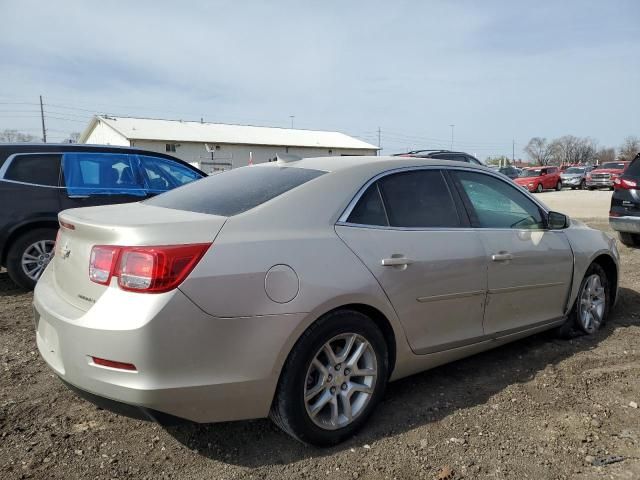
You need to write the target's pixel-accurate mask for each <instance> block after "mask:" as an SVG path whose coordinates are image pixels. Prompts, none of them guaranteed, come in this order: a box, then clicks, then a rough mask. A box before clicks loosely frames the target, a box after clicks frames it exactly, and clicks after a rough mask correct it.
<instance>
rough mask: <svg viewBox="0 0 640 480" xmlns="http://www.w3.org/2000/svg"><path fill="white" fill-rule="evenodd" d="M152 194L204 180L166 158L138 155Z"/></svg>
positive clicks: (195, 173)
mask: <svg viewBox="0 0 640 480" xmlns="http://www.w3.org/2000/svg"><path fill="white" fill-rule="evenodd" d="M137 157H138V159H139V161H140V168H141V170H142V173H143V176H144V177H145V181H146V184H147V189H148V190H149V192H150V193H161V192H166V191H167V190H171V189H173V188H176V187H179V186H181V185H185V184H187V183H189V182H193V181H194V180H198V179H199V178H202V175H200V174H198V172H195V171H194V170H191V169H190V168H187V167H185V166H184V165H181V164H179V163H177V162H172V161H171V160H167V159H164V158H158V157H151V156H147V155H138V156H137Z"/></svg>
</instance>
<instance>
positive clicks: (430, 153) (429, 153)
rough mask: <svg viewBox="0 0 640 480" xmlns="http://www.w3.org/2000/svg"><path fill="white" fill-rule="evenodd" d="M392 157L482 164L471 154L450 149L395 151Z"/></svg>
mask: <svg viewBox="0 0 640 480" xmlns="http://www.w3.org/2000/svg"><path fill="white" fill-rule="evenodd" d="M394 157H417V158H437V159H440V160H454V161H457V162H467V163H475V164H476V165H484V164H483V163H482V162H481V161H480V160H478V159H477V158H476V157H474V156H473V155H469V154H468V153H465V152H453V151H451V150H412V151H411V152H407V153H396V154H395V155H394Z"/></svg>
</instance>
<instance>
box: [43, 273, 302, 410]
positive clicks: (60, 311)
mask: <svg viewBox="0 0 640 480" xmlns="http://www.w3.org/2000/svg"><path fill="white" fill-rule="evenodd" d="M51 270H52V269H51V266H50V267H49V268H47V270H46V271H45V273H44V275H43V276H42V278H41V279H40V281H38V283H37V285H36V289H35V293H34V302H33V304H34V322H35V327H36V341H37V345H38V350H39V351H40V354H41V356H42V358H43V359H44V360H45V361H46V362H47V364H48V365H49V366H50V367H51V368H52V369H53V370H54V371H55V373H56V374H57V375H58V376H59V377H60V378H61V379H62V380H63V381H64V382H66V383H68V384H70V385H72V386H74V387H75V388H76V389H79V390H81V391H82V392H84V393H86V394H88V395H90V396H91V398H92V401H94V403H100V402H102V403H105V404H106V405H107V408H108V405H113V404H125V405H126V406H129V407H132V408H131V409H133V410H136V409H137V410H139V411H141V412H142V414H143V415H144V416H146V417H147V418H149V417H151V418H154V419H157V417H158V414H157V412H161V413H162V414H168V415H170V416H171V417H178V418H181V419H186V420H191V421H195V422H218V421H228V420H241V419H248V418H259V417H265V416H267V415H268V413H269V409H270V407H271V402H272V399H273V395H274V392H275V389H276V386H277V381H278V375H279V371H280V367H281V361H282V350H283V348H282V347H283V343H284V342H285V339H286V338H288V336H287V329H288V328H289V327H290V328H291V329H294V328H295V326H296V325H297V324H298V323H299V321H300V320H301V317H302V316H303V314H296V315H270V316H265V317H259V316H257V317H238V318H217V317H212V316H210V315H207V314H206V313H204V312H203V311H202V310H200V309H199V308H198V307H197V306H196V305H195V304H194V303H193V302H192V301H191V300H189V298H187V297H186V295H184V294H183V293H182V292H181V291H180V290H174V291H172V292H169V293H167V294H159V295H144V294H136V293H131V292H123V291H121V290H119V289H117V288H108V289H107V291H105V293H104V294H103V295H102V296H101V297H100V298H99V299H98V301H97V302H96V303H95V305H94V306H93V307H92V308H91V309H90V310H88V311H87V312H84V311H82V310H79V309H77V308H76V307H74V306H72V305H71V304H69V303H68V302H66V301H64V300H62V299H61V298H60V297H59V295H57V293H56V289H55V286H54V285H53V282H52V277H53V274H52V271H51ZM91 357H100V358H104V359H108V360H114V361H119V362H126V363H132V364H134V365H135V366H136V368H137V370H136V371H126V370H118V369H114V368H109V367H103V366H99V365H96V364H94V363H93V360H92V358H91ZM96 399H97V400H100V402H98V401H96ZM131 409H129V411H130V410H131ZM116 410H119V409H117V408H116ZM149 412H151V413H149ZM129 415H131V414H130V413H129ZM134 416H135V415H134Z"/></svg>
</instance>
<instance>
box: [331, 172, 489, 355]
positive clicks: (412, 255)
mask: <svg viewBox="0 0 640 480" xmlns="http://www.w3.org/2000/svg"><path fill="white" fill-rule="evenodd" d="M456 195H457V194H455V192H451V191H450V189H449V186H448V184H447V182H446V181H445V177H444V175H443V173H442V172H441V171H440V170H438V169H417V170H410V171H402V172H399V173H391V174H389V175H387V176H384V177H382V178H380V179H378V180H377V181H375V182H374V183H372V184H371V185H370V186H369V187H368V188H367V190H366V191H365V192H364V193H363V195H362V196H361V197H360V199H359V201H358V203H357V204H356V205H355V207H354V209H353V210H352V211H351V212H350V214H349V215H348V217H346V218H343V221H342V222H340V223H339V224H338V225H336V231H337V233H338V235H339V236H340V237H341V238H342V239H343V240H344V242H345V243H346V244H347V245H348V246H349V248H350V249H351V250H352V251H353V252H354V253H355V254H356V255H357V256H358V257H359V258H360V260H362V262H363V263H364V264H365V265H366V266H367V268H368V269H369V270H370V271H371V272H372V273H373V275H374V276H375V277H376V279H377V280H378V282H379V283H380V285H381V286H382V288H383V289H384V291H385V293H386V294H387V296H388V297H389V300H390V301H391V303H392V305H393V307H394V309H395V310H396V313H397V314H398V317H399V318H400V320H401V322H402V324H403V326H404V328H405V331H406V334H407V339H408V341H409V344H410V345H411V348H412V349H413V350H414V351H415V352H416V353H418V354H426V353H433V352H436V351H441V350H446V349H450V348H455V347H459V346H462V345H465V344H469V343H474V342H475V341H478V340H479V339H480V338H481V337H482V336H483V329H482V318H483V310H484V302H485V295H486V289H487V275H486V272H487V259H486V255H485V251H484V247H483V245H482V243H481V241H480V239H479V235H478V234H477V233H476V232H474V231H473V230H472V229H471V228H469V225H468V219H467V218H466V215H465V214H464V211H463V209H462V207H461V205H460V206H459V207H458V206H457V205H456V201H454V197H455V198H457V197H456Z"/></svg>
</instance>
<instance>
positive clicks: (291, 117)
mask: <svg viewBox="0 0 640 480" xmlns="http://www.w3.org/2000/svg"><path fill="white" fill-rule="evenodd" d="M289 118H290V119H291V128H293V119H294V118H296V116H295V115H289Z"/></svg>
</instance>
